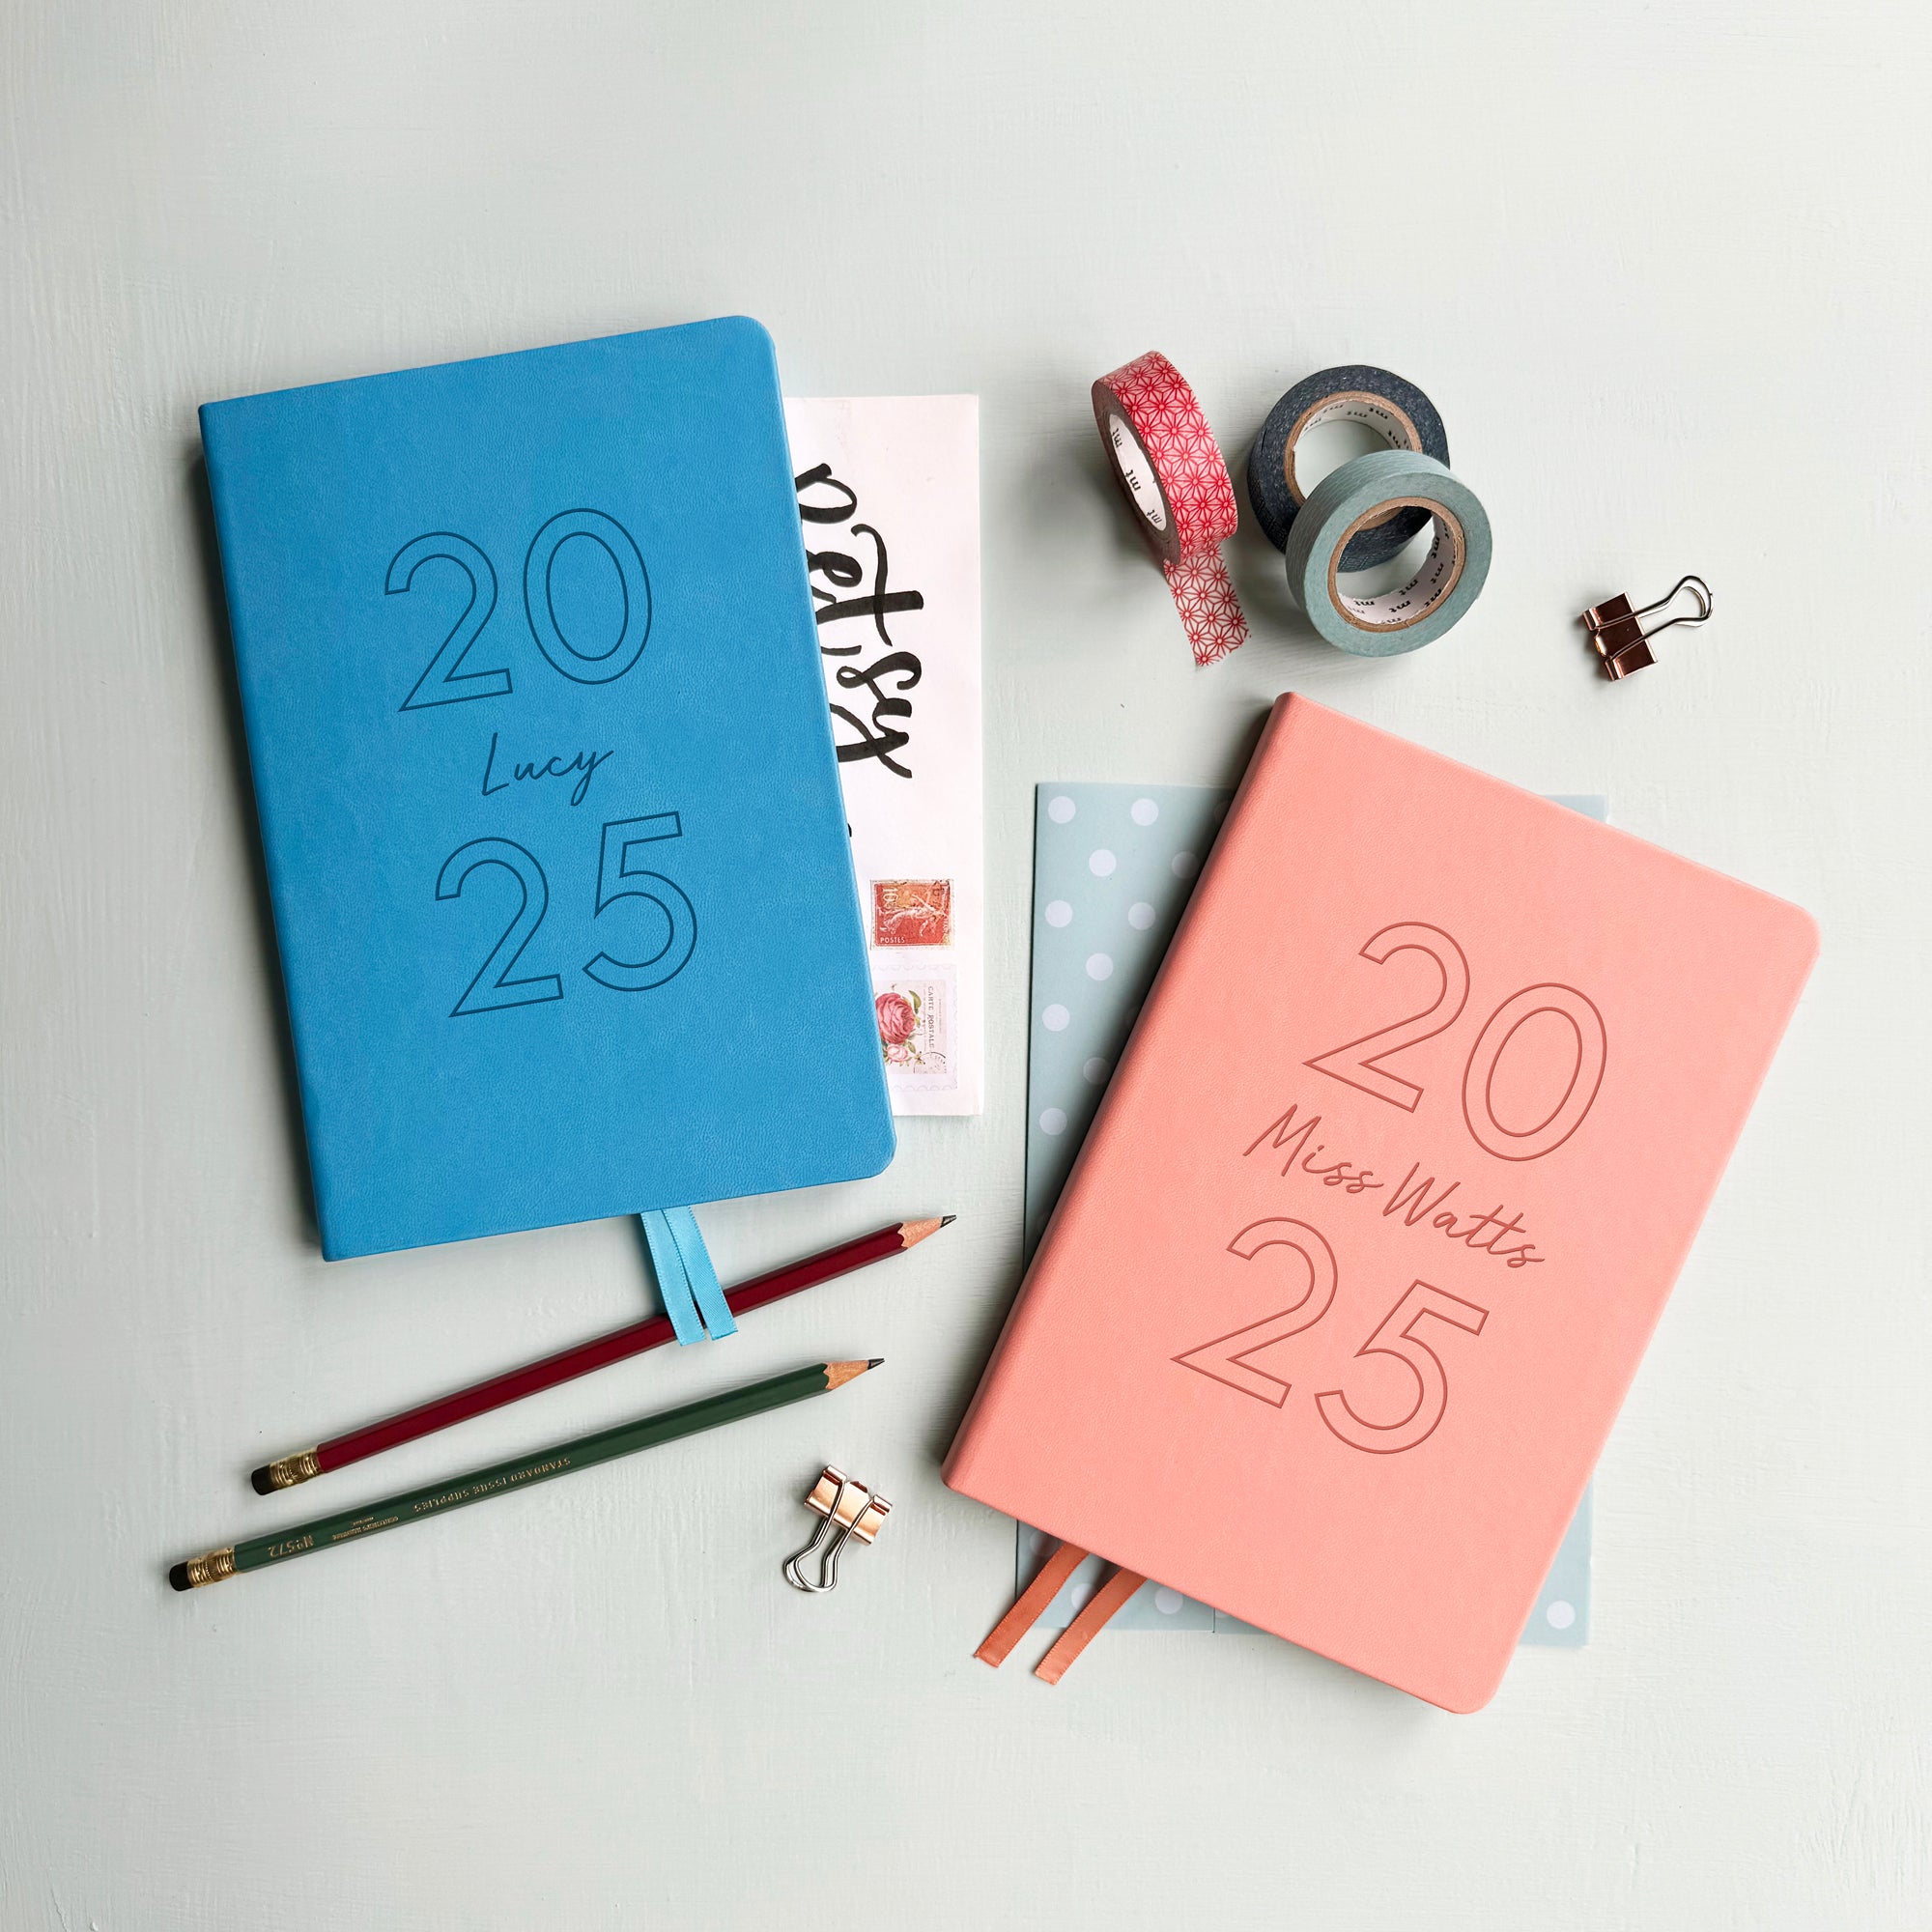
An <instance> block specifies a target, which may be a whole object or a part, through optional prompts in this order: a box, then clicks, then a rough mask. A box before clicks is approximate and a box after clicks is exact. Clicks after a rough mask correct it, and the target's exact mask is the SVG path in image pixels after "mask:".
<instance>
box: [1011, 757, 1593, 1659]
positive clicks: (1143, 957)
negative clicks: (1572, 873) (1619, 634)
mask: <svg viewBox="0 0 1932 1932" xmlns="http://www.w3.org/2000/svg"><path fill="white" fill-rule="evenodd" d="M1233 797H1234V794H1233V793H1232V792H1226V791H1218V790H1213V789H1209V788H1206V787H1202V786H1196V785H1133V784H1045V785H1041V786H1040V787H1039V790H1038V793H1037V800H1036V807H1037V809H1036V812H1035V831H1034V875H1033V892H1034V922H1033V981H1032V988H1031V1017H1030V1022H1029V1027H1028V1037H1029V1048H1028V1058H1027V1166H1026V1244H1027V1252H1028V1254H1029V1255H1031V1254H1032V1252H1033V1250H1034V1248H1035V1246H1036V1245H1037V1243H1038V1240H1039V1237H1040V1236H1041V1234H1042V1233H1043V1232H1044V1231H1045V1228H1046V1223H1047V1218H1048V1216H1049V1215H1051V1213H1052V1212H1053V1204H1054V1203H1055V1202H1056V1201H1057V1200H1058V1199H1059V1198H1060V1190H1061V1188H1062V1187H1063V1186H1064V1185H1065V1180H1066V1176H1067V1173H1068V1171H1069V1170H1070V1169H1071V1167H1072V1165H1073V1157H1074V1155H1075V1154H1076V1153H1077V1152H1078V1151H1080V1143H1081V1141H1082V1139H1084V1138H1085V1136H1086V1132H1087V1129H1088V1127H1089V1126H1090V1125H1091V1124H1092V1123H1093V1120H1094V1113H1095V1112H1096V1111H1097V1110H1098V1108H1099V1104H1100V1099H1101V1096H1102V1095H1103V1094H1105V1092H1106V1087H1107V1082H1108V1080H1109V1079H1111V1078H1112V1075H1113V1069H1114V1067H1115V1066H1116V1065H1117V1064H1118V1063H1119V1061H1120V1057H1121V1053H1122V1049H1123V1048H1124V1047H1125V1045H1126V1043H1127V1039H1128V1037H1129V1036H1130V1035H1131V1034H1132V1032H1133V1025H1134V1020H1135V1018H1136V1016H1137V1015H1138V1014H1139V1012H1140V1009H1141V1003H1142V1002H1143V1001H1144V1000H1145V999H1146V998H1147V995H1148V990H1149V988H1150V987H1151V985H1152V984H1153V978H1154V974H1155V973H1156V972H1157V971H1158V970H1159V967H1160V962H1161V958H1162V956H1163V955H1164V954H1165V953H1166V952H1167V946H1168V941H1169V940H1171V939H1172V938H1173V937H1174V930H1175V927H1176V926H1177V925H1178V924H1179V922H1180V915H1181V913H1182V911H1183V910H1184V909H1185V908H1186V904H1187V899H1188V895H1189V894H1191V893H1192V892H1193V890H1194V881H1195V878H1196V877H1197V876H1198V874H1199V873H1200V870H1201V867H1202V866H1203V864H1204V863H1205V862H1206V860H1207V858H1208V853H1209V851H1210V850H1211V849H1212V847H1213V843H1214V837H1215V834H1216V833H1217V832H1218V831H1219V830H1220V826H1221V819H1222V817H1223V815H1224V814H1225V813H1226V811H1227V809H1228V806H1229V804H1230V803H1231V801H1232V800H1233ZM1558 803H1559V804H1563V805H1568V806H1571V807H1573V808H1575V809H1576V810H1578V811H1582V812H1585V813H1587V814H1588V815H1589V816H1590V817H1592V818H1603V817H1605V816H1606V815H1607V813H1606V809H1605V801H1604V800H1602V799H1600V798H1564V799H1560V800H1559V801H1558ZM1043 1545H1044V1539H1043V1538H1042V1537H1041V1536H1040V1534H1039V1532H1038V1531H1037V1530H1034V1529H1030V1528H1028V1527H1027V1526H1026V1525H1025V1524H1021V1525H1020V1526H1019V1535H1018V1544H1017V1549H1016V1570H1017V1577H1016V1583H1015V1592H1016V1593H1017V1589H1018V1588H1019V1587H1020V1586H1022V1585H1024V1584H1025V1582H1026V1581H1027V1579H1028V1578H1030V1577H1032V1575H1033V1573H1034V1571H1035V1570H1036V1569H1037V1568H1038V1566H1039V1560H1040V1556H1041V1554H1042V1553H1043ZM1106 1567H1107V1566H1106V1565H1105V1564H1103V1563H1102V1562H1101V1561H1100V1559H1099V1558H1098V1557H1089V1558H1088V1560H1087V1561H1086V1562H1085V1563H1083V1564H1082V1565H1081V1566H1080V1568H1079V1569H1078V1570H1076V1571H1075V1572H1074V1573H1073V1576H1072V1577H1070V1578H1069V1579H1068V1581H1067V1584H1066V1587H1065V1589H1064V1590H1062V1591H1061V1593H1060V1595H1059V1596H1058V1597H1057V1598H1056V1599H1055V1600H1054V1602H1053V1604H1052V1605H1050V1606H1049V1607H1048V1609H1047V1611H1046V1613H1045V1615H1044V1616H1042V1617H1041V1618H1040V1628H1041V1629H1044V1630H1064V1629H1065V1627H1066V1626H1067V1625H1068V1624H1069V1623H1071V1622H1072V1620H1073V1618H1074V1616H1075V1615H1076V1614H1077V1613H1078V1611H1079V1608H1080V1605H1082V1604H1084V1603H1085V1602H1086V1600H1087V1598H1088V1597H1089V1596H1091V1595H1092V1594H1093V1592H1094V1589H1095V1588H1096V1587H1097V1586H1098V1584H1099V1582H1100V1580H1101V1578H1102V1577H1103V1576H1104V1575H1105V1573H1106ZM1107 1628H1108V1629H1109V1630H1110V1631H1117V1630H1170V1631H1171V1630H1195V1631H1218V1632H1224V1633H1225V1632H1252V1631H1253V1626H1252V1625H1250V1624H1245V1623H1243V1622H1241V1621H1240V1619H1239V1618H1237V1617H1231V1616H1227V1615H1225V1614H1223V1613H1221V1612H1220V1611H1217V1610H1214V1609H1211V1608H1209V1607H1208V1605H1206V1604H1201V1603H1196V1602H1195V1601H1194V1600H1193V1599H1192V1598H1189V1597H1183V1596H1181V1595H1180V1593H1179V1591H1177V1590H1171V1589H1168V1588H1166V1587H1165V1586H1164V1585H1162V1584H1160V1583H1157V1582H1154V1581H1151V1580H1150V1581H1149V1582H1147V1583H1145V1584H1143V1585H1142V1586H1141V1588H1140V1589H1139V1590H1138V1591H1136V1592H1135V1593H1134V1596H1133V1597H1132V1599H1131V1600H1130V1601H1129V1602H1128V1603H1127V1604H1126V1605H1124V1606H1123V1607H1122V1609H1121V1610H1120V1612H1119V1613H1118V1614H1117V1615H1116V1616H1115V1617H1114V1619H1113V1620H1112V1622H1111V1623H1109V1624H1108V1626H1107ZM1589 1634H1590V1496H1589V1493H1588V1492H1585V1493H1584V1496H1583V1501H1582V1504H1581V1506H1580V1507H1579V1508H1578V1509H1577V1516H1576V1519H1575V1520H1574V1521H1573V1522H1572V1523H1571V1525H1570V1530H1569V1533H1568V1535H1567V1536H1565V1538H1564V1540H1563V1545H1562V1548H1560V1549H1559V1550H1558V1551H1557V1554H1556V1560H1555V1562H1554V1563H1553V1564H1552V1565H1551V1566H1550V1571H1549V1576H1548V1579H1547V1580H1546V1581H1545V1583H1544V1586H1543V1590H1542V1593H1541V1594H1540V1595H1539V1597H1538V1599H1537V1603H1536V1607H1535V1609H1534V1610H1533V1611H1532V1612H1531V1614H1530V1620H1529V1624H1528V1627H1527V1628H1526V1629H1525V1630H1524V1631H1523V1634H1522V1636H1521V1638H1520V1641H1521V1642H1522V1643H1524V1644H1539V1645H1547V1646H1554V1647H1558V1648H1562V1649H1577V1648H1578V1647H1580V1646H1581V1645H1582V1644H1583V1643H1584V1642H1586V1641H1587V1640H1588V1637H1589Z"/></svg>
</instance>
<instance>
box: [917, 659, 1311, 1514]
mask: <svg viewBox="0 0 1932 1932" xmlns="http://www.w3.org/2000/svg"><path fill="white" fill-rule="evenodd" d="M1295 715H1296V700H1295V698H1294V696H1293V693H1284V694H1283V695H1282V696H1280V697H1278V698H1277V699H1276V700H1275V703H1274V708H1273V709H1272V710H1271V711H1270V712H1269V714H1268V718H1267V722H1266V724H1265V725H1264V726H1263V727H1262V734H1261V737H1260V738H1259V740H1258V741H1257V742H1256V745H1255V750H1254V754H1253V755H1252V756H1251V757H1250V758H1249V760H1248V765H1247V770H1246V771H1245V772H1244V773H1243V774H1242V776H1241V782H1240V784H1239V785H1238V786H1237V787H1236V792H1235V796H1234V799H1233V801H1232V802H1231V803H1230V805H1229V807H1228V812H1227V816H1226V818H1225V819H1224V820H1223V823H1222V830H1221V835H1220V837H1219V838H1216V840H1215V841H1214V846H1213V849H1212V850H1211V851H1210V852H1209V853H1208V860H1207V863H1206V864H1205V865H1204V866H1203V867H1202V868H1201V876H1200V878H1199V880H1198V881H1197V883H1196V885H1195V888H1194V892H1193V894H1192V895H1191V896H1190V897H1189V899H1188V901H1187V909H1186V911H1185V912H1184V913H1182V915H1181V918H1180V923H1179V925H1178V926H1177V927H1176V929H1175V935H1174V939H1173V941H1172V942H1171V943H1170V945H1169V947H1168V949H1167V952H1166V955H1165V956H1164V957H1163V958H1162V960H1161V963H1160V967H1159V970H1158V971H1157V972H1156V973H1155V975H1154V980H1153V984H1152V985H1151V987H1150V988H1149V990H1148V996H1147V999H1146V1000H1145V1001H1144V1002H1143V1004H1142V1006H1141V1010H1140V1014H1139V1016H1138V1018H1137V1019H1136V1020H1135V1022H1134V1027H1133V1031H1132V1032H1131V1033H1130V1034H1129V1035H1128V1037H1127V1042H1126V1044H1125V1046H1123V1047H1122V1050H1121V1056H1120V1060H1119V1063H1118V1064H1117V1065H1116V1067H1115V1069H1114V1076H1113V1078H1112V1080H1111V1081H1109V1083H1108V1086H1107V1092H1106V1094H1105V1095H1104V1096H1103V1098H1102V1099H1101V1101H1100V1105H1099V1108H1098V1110H1097V1112H1096V1113H1095V1114H1094V1123H1093V1125H1092V1126H1090V1127H1089V1128H1088V1130H1087V1138H1086V1139H1085V1140H1084V1141H1083V1142H1082V1143H1081V1146H1080V1151H1079V1152H1078V1153H1077V1154H1076V1155H1075V1156H1074V1159H1073V1165H1072V1168H1071V1170H1070V1171H1069V1172H1068V1174H1067V1177H1066V1181H1065V1186H1064V1187H1063V1188H1062V1189H1061V1193H1060V1199H1059V1200H1058V1201H1057V1202H1056V1203H1055V1204H1054V1208H1053V1212H1052V1214H1051V1215H1050V1216H1049V1217H1048V1220H1047V1224H1046V1228H1045V1230H1044V1232H1043V1233H1042V1234H1041V1236H1040V1240H1039V1246H1038V1247H1037V1249H1036V1250H1035V1252H1034V1257H1033V1261H1032V1264H1031V1265H1030V1266H1029V1267H1028V1268H1027V1271H1026V1273H1025V1275H1024V1276H1023V1277H1022V1278H1021V1281H1020V1286H1019V1289H1018V1291H1017V1293H1015V1294H1014V1296H1013V1301H1012V1306H1011V1307H1010V1308H1009V1310H1008V1311H1007V1319H1006V1321H1005V1322H1003V1323H1002V1324H1001V1328H1000V1335H999V1339H998V1340H997V1341H996V1342H995V1343H994V1344H993V1351H992V1353H991V1355H990V1356H988V1358H987V1361H986V1367H985V1370H984V1372H983V1373H982V1374H981V1375H980V1385H979V1387H978V1388H977V1389H976V1390H975V1391H974V1392H973V1400H972V1401H971V1402H970V1403H969V1404H968V1405H967V1407H966V1413H965V1415H964V1416H963V1417H962V1418H961V1420H960V1424H959V1428H958V1430H957V1432H956V1433H955V1434H954V1435H953V1439H952V1448H951V1450H949V1451H948V1453H947V1457H946V1461H945V1463H944V1465H943V1466H942V1468H941V1471H940V1473H941V1476H942V1478H943V1479H944V1481H945V1482H946V1483H947V1484H948V1486H949V1487H951V1488H952V1489H956V1490H961V1491H964V1492H967V1493H969V1494H971V1493H974V1492H975V1485H974V1475H973V1464H974V1462H975V1460H976V1447H977V1444H978V1442H979V1441H980V1439H982V1431H983V1430H985V1429H990V1428H995V1427H997V1426H998V1425H997V1411H998V1406H999V1396H1000V1386H1001V1382H1002V1380H1003V1365H1004V1363H1005V1361H1006V1358H1007V1356H1008V1354H1009V1350H1013V1349H1015V1348H1017V1347H1019V1346H1020V1344H1021V1338H1022V1335H1023V1332H1024V1329H1025V1326H1026V1322H1027V1315H1028V1307H1029V1303H1030V1301H1031V1299H1032V1297H1033V1295H1034V1293H1035V1290H1036V1287H1037V1285H1038V1284H1040V1283H1041V1282H1042V1281H1043V1280H1044V1278H1045V1277H1046V1276H1047V1275H1049V1274H1050V1273H1051V1271H1052V1258H1053V1256H1054V1254H1055V1252H1056V1248H1057V1243H1058V1240H1059V1239H1060V1238H1061V1237H1062V1236H1063V1234H1064V1233H1065V1230H1067V1229H1068V1228H1069V1227H1070V1226H1071V1225H1072V1223H1073V1221H1074V1220H1075V1219H1076V1218H1077V1216H1078V1203H1079V1200H1080V1195H1081V1183H1082V1179H1083V1176H1084V1173H1085V1170H1086V1168H1087V1167H1088V1165H1089V1163H1090V1160H1091V1158H1092V1157H1093V1155H1094V1151H1095V1150H1096V1149H1098V1148H1100V1147H1102V1146H1104V1145H1105V1143H1106V1139H1107V1133H1108V1119H1109V1116H1110V1115H1111V1114H1112V1113H1113V1112H1114V1111H1115V1110H1116V1109H1117V1108H1120V1107H1123V1106H1127V1105H1130V1104H1131V1102H1130V1097H1129V1096H1130V1094H1131V1092H1132V1089H1133V1086H1134V1082H1135V1079H1136V1066H1135V1057H1136V1056H1135V1046H1136V1044H1137V1042H1138V1041H1139V1039H1140V1037H1141V1036H1142V1034H1143V1033H1144V1032H1146V1031H1147V1030H1148V1029H1149V1028H1150V1027H1152V1026H1157V1025H1158V1024H1159V1015H1160V1011H1161V1008H1162V1005H1163V993H1164V990H1165V988H1166V986H1167V983H1168V980H1169V978H1170V976H1171V975H1174V974H1177V973H1178V972H1179V971H1180V970H1181V962H1183V961H1185V959H1186V958H1187V956H1188V954H1189V952H1190V951H1191V949H1192V945H1193V934H1194V932H1195V930H1196V929H1197V928H1198V926H1199V925H1200V923H1201V915H1202V912H1203V909H1204V908H1205V907H1207V906H1208V905H1209V904H1211V903H1212V901H1213V899H1214V897H1215V895H1217V894H1218V893H1219V892H1220V891H1221V890H1222V887H1221V884H1220V881H1221V880H1222V879H1224V878H1226V877H1228V876H1229V875H1230V874H1229V867H1227V866H1226V865H1224V864H1223V863H1222V855H1223V854H1224V853H1225V852H1227V851H1228V850H1229V849H1230V848H1231V847H1232V846H1234V845H1235V844H1236V843H1238V842H1239V839H1240V836H1241V833H1240V826H1241V817H1242V808H1243V807H1244V806H1245V805H1246V803H1247V801H1248V798H1249V795H1250V793H1251V791H1253V790H1254V789H1255V788H1256V787H1257V786H1258V785H1260V784H1262V783H1264V782H1265V775H1266V773H1267V772H1268V771H1270V770H1271V769H1272V767H1273V766H1274V764H1275V763H1276V762H1277V761H1278V759H1279V758H1280V756H1281V755H1282V754H1283V753H1285V751H1286V749H1287V743H1288V740H1289V738H1290V737H1291V736H1292V735H1293V728H1294V721H1295Z"/></svg>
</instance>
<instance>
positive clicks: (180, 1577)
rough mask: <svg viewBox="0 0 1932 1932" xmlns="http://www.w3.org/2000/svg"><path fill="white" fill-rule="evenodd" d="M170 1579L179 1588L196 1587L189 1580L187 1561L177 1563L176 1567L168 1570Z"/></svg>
mask: <svg viewBox="0 0 1932 1932" xmlns="http://www.w3.org/2000/svg"><path fill="white" fill-rule="evenodd" d="M168 1581H169V1582H170V1583H172V1584H173V1585H174V1586H175V1588H176V1589H177V1590H191V1589H193V1588H194V1585H193V1584H192V1583H190V1582H189V1581H188V1580H187V1565H186V1564H185V1563H177V1564H176V1565H175V1567H174V1568H173V1569H172V1570H170V1571H169V1572H168Z"/></svg>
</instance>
